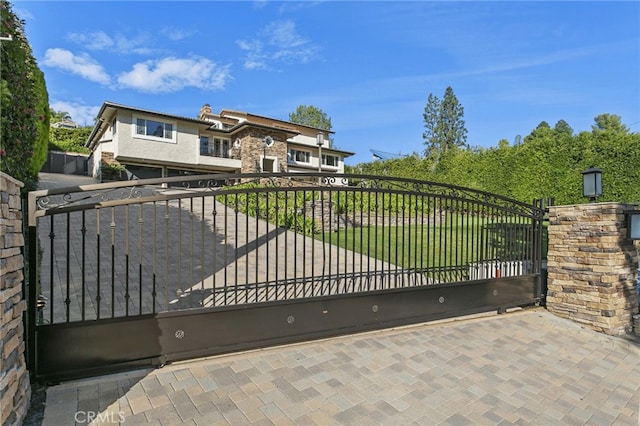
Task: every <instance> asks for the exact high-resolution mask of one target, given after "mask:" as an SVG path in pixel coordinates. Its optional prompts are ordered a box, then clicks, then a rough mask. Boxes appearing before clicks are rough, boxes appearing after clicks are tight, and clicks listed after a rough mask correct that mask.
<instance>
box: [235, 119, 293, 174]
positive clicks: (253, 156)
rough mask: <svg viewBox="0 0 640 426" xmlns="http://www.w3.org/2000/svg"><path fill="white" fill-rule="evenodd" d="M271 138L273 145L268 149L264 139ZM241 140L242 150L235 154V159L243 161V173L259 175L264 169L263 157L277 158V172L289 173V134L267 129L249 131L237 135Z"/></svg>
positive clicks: (241, 166)
mask: <svg viewBox="0 0 640 426" xmlns="http://www.w3.org/2000/svg"><path fill="white" fill-rule="evenodd" d="M267 136H271V138H272V139H273V142H274V143H273V145H272V146H271V147H269V148H267V149H265V147H264V142H263V141H264V138H265V137H267ZM237 138H238V140H240V148H239V149H235V148H234V150H233V151H234V152H233V157H234V158H239V159H240V161H241V165H240V169H241V171H242V173H259V172H261V171H262V170H261V168H262V157H263V156H264V155H265V154H266V156H267V158H276V161H277V164H276V170H275V171H276V172H280V171H282V172H286V171H287V134H286V133H284V132H278V131H269V130H267V129H264V130H261V129H249V130H245V131H242V132H240V133H238V134H237Z"/></svg>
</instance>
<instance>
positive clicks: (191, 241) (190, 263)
mask: <svg viewBox="0 0 640 426" xmlns="http://www.w3.org/2000/svg"><path fill="white" fill-rule="evenodd" d="M194 218H195V213H194V212H193V198H189V230H190V234H189V239H190V241H189V282H188V283H187V285H188V286H187V290H188V291H189V292H191V291H192V290H193V288H194V284H195V282H194V281H193V235H194V234H193V220H194ZM189 296H191V294H190V295H189ZM189 301H190V303H193V299H192V298H191V297H189ZM189 307H190V308H192V307H193V306H189Z"/></svg>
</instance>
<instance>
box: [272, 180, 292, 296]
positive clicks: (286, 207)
mask: <svg viewBox="0 0 640 426" xmlns="http://www.w3.org/2000/svg"><path fill="white" fill-rule="evenodd" d="M289 195H290V193H289V191H287V190H285V191H284V214H283V215H282V217H283V218H284V223H282V224H281V226H282V229H284V262H283V269H284V278H283V281H284V299H285V300H286V299H288V298H289V294H288V282H287V267H288V265H289V263H288V262H287V259H288V255H289V250H288V245H289V244H288V242H289V241H288V240H289V238H288V234H289V229H288V228H289V227H290V226H291V224H287V217H288V216H289V215H288V213H289ZM290 217H292V218H293V221H294V226H295V223H296V216H295V214H293V215H291V216H290ZM293 235H294V236H293V238H295V233H294V234H293ZM276 258H277V256H276ZM294 294H295V293H294Z"/></svg>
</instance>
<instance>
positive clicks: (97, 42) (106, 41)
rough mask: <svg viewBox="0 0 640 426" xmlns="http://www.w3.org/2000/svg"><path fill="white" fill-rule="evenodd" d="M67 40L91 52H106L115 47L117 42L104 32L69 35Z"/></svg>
mask: <svg viewBox="0 0 640 426" xmlns="http://www.w3.org/2000/svg"><path fill="white" fill-rule="evenodd" d="M67 38H68V39H69V40H70V41H72V42H74V43H77V44H80V45H82V46H84V47H85V48H87V49H89V50H106V49H110V48H112V47H113V46H114V45H115V42H114V41H113V39H112V38H111V37H109V35H107V33H105V32H104V31H96V32H93V33H89V34H80V33H69V34H68V35H67Z"/></svg>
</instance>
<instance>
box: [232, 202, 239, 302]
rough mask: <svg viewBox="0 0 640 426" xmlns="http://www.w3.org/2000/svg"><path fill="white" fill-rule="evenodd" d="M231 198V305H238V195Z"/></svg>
mask: <svg viewBox="0 0 640 426" xmlns="http://www.w3.org/2000/svg"><path fill="white" fill-rule="evenodd" d="M233 198H234V200H235V207H234V211H233V213H234V215H233V218H234V221H235V222H234V223H235V226H234V232H235V238H234V241H235V243H234V253H235V255H234V262H233V264H234V267H233V273H234V275H233V279H234V282H233V283H234V287H233V297H234V300H233V303H235V304H236V305H237V304H238V245H240V240H239V238H238V236H239V234H238V194H236V195H235V196H234V197H233Z"/></svg>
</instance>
